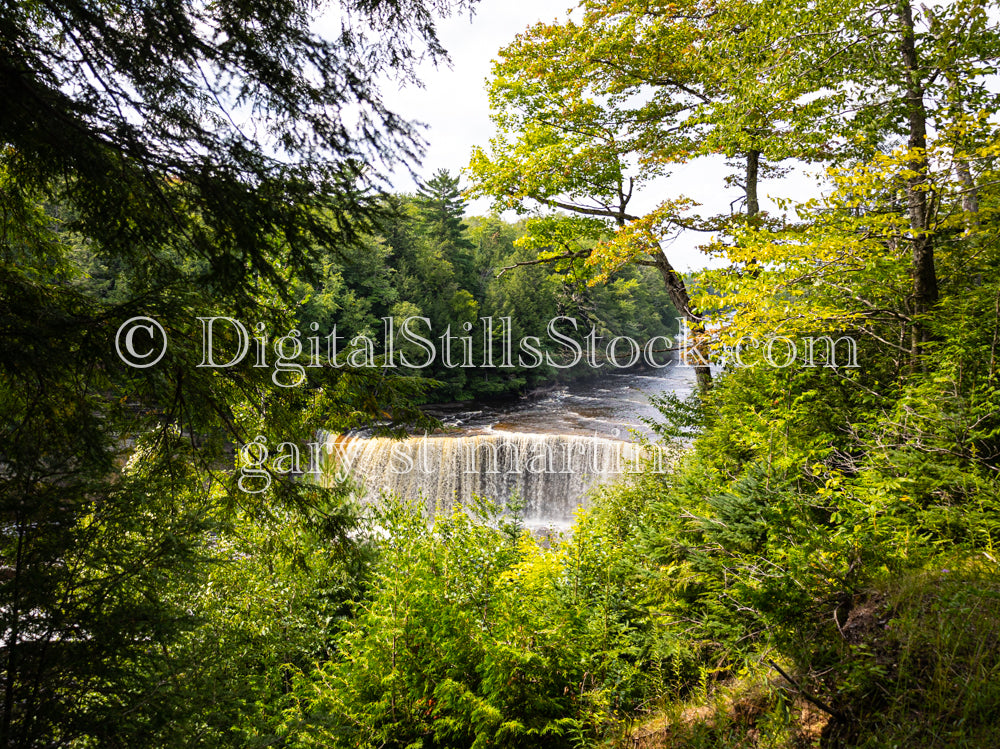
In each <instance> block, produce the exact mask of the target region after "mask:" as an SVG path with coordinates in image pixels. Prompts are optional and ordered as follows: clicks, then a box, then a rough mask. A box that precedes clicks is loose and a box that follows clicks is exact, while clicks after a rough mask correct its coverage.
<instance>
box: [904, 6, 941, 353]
mask: <svg viewBox="0 0 1000 749" xmlns="http://www.w3.org/2000/svg"><path fill="white" fill-rule="evenodd" d="M896 12H897V15H898V17H899V23H900V32H901V39H900V53H901V55H902V62H903V71H904V73H905V75H906V82H905V88H906V118H907V124H908V128H909V143H908V145H909V147H910V159H909V162H908V163H907V168H908V169H909V170H910V171H911V172H912V173H913V174H912V176H911V177H909V178H908V179H907V181H906V182H907V189H906V197H907V201H906V202H907V210H908V212H909V218H910V244H911V246H912V249H913V299H914V313H915V315H914V317H915V321H914V324H913V335H912V339H911V352H910V353H911V366H913V367H914V368H916V366H917V364H918V360H919V357H920V351H921V346H922V344H923V343H925V342H926V341H927V339H928V337H929V336H928V334H927V328H926V315H927V313H928V312H929V311H930V310H931V308H932V307H933V306H934V305H935V304H936V303H937V300H938V283H937V272H936V271H935V269H934V244H933V242H932V241H931V237H930V235H929V233H928V231H927V229H928V227H929V221H930V202H931V201H930V199H929V198H928V193H927V109H926V106H925V104H924V89H923V86H922V84H921V81H920V63H919V60H918V59H917V50H916V44H915V36H914V26H913V9H912V8H911V7H910V1H909V0H900V2H899V4H898V5H897V8H896Z"/></svg>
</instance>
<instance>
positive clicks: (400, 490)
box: [323, 432, 640, 527]
mask: <svg viewBox="0 0 1000 749" xmlns="http://www.w3.org/2000/svg"><path fill="white" fill-rule="evenodd" d="M325 444H326V450H325V451H324V452H325V463H324V468H323V471H324V475H325V480H326V481H330V480H332V477H333V476H335V475H336V474H337V473H350V474H351V475H352V476H353V477H354V478H355V479H357V480H359V481H361V482H362V483H363V484H364V487H365V495H366V496H367V497H369V498H372V497H377V496H378V494H379V492H380V491H383V490H384V491H386V492H388V493H393V494H397V495H399V496H400V497H403V498H405V499H421V498H422V500H423V501H424V502H426V503H427V505H428V509H429V510H433V509H434V507H435V506H441V507H443V508H446V509H447V508H450V507H451V506H453V503H454V502H455V501H456V500H457V501H458V502H460V503H466V502H468V501H469V500H470V499H471V498H472V495H474V494H475V495H478V496H481V497H488V498H490V499H493V500H497V501H501V502H502V501H504V500H507V499H510V498H511V497H513V496H514V495H515V494H517V495H518V496H519V497H520V499H521V501H522V502H523V503H524V504H525V507H524V510H523V516H524V521H525V523H526V525H528V526H529V527H542V526H550V525H554V526H568V525H569V524H570V523H572V521H573V513H574V512H575V510H576V508H577V507H578V506H580V504H581V503H582V502H583V501H584V500H585V498H586V495H587V493H588V491H589V490H590V489H591V488H593V487H594V486H595V485H596V484H598V483H601V482H604V481H608V480H610V479H613V478H615V477H616V476H619V475H620V474H622V473H624V472H628V471H635V470H637V468H638V460H639V459H640V447H639V446H638V445H635V444H632V443H630V442H623V441H620V440H613V439H606V438H601V437H583V436H578V435H556V434H521V433H517V432H496V433H492V434H476V435H465V436H458V437H446V436H427V437H411V438H409V439H404V440H393V439H389V438H380V437H374V438H362V437H343V436H340V435H329V436H327V438H326V443H325Z"/></svg>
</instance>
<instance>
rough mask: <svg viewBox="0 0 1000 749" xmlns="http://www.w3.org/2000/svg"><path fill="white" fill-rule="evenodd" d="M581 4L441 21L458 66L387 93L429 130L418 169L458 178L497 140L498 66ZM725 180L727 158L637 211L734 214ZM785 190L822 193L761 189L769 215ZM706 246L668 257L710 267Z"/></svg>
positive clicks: (404, 175) (808, 188)
mask: <svg viewBox="0 0 1000 749" xmlns="http://www.w3.org/2000/svg"><path fill="white" fill-rule="evenodd" d="M574 5H575V3H574V2H573V0H530V2H529V1H526V0H482V2H480V3H479V4H478V5H477V6H476V13H475V15H474V16H473V17H472V18H471V19H470V18H469V16H468V14H463V15H460V16H455V17H452V18H447V19H443V20H441V21H440V22H439V27H438V28H439V35H440V39H441V42H442V44H443V45H444V47H445V49H447V50H448V53H449V55H450V56H451V59H452V67H451V69H448V68H444V67H442V68H438V69H435V68H434V67H433V66H431V65H427V66H425V67H424V69H423V70H422V71H421V79H422V80H423V82H424V88H422V89H419V88H415V87H409V88H405V89H402V90H392V89H391V88H389V87H387V88H385V89H384V95H385V100H386V104H388V106H389V108H390V109H391V110H393V111H395V112H396V113H398V114H400V115H403V116H405V117H407V118H408V119H411V120H418V121H421V122H423V123H426V124H427V125H428V129H427V130H426V131H425V132H424V137H425V139H426V140H427V141H428V144H429V145H428V148H427V152H426V155H425V157H424V160H423V164H422V165H421V166H420V167H418V168H417V169H416V171H417V173H418V174H420V175H421V176H423V177H429V176H430V175H431V174H433V173H434V172H435V171H436V170H437V169H441V168H444V169H447V170H449V171H450V172H451V173H452V174H455V173H457V172H458V171H459V170H461V169H463V168H464V167H465V166H466V165H467V164H468V163H469V158H470V155H471V153H472V148H473V146H477V145H478V146H483V147H484V148H485V147H487V146H488V144H489V140H490V138H491V137H493V135H494V129H493V124H492V122H491V121H490V117H489V114H490V113H489V103H488V101H487V97H486V79H487V77H488V76H489V73H490V63H491V61H492V60H493V59H494V58H495V57H496V55H497V52H498V51H499V50H500V49H501V48H502V47H504V46H506V45H507V44H509V43H510V42H511V41H512V40H513V39H514V37H515V36H516V35H517V34H518V33H519V32H521V31H523V30H525V29H526V28H527V27H528V26H530V25H532V24H534V23H536V22H537V21H547V22H551V21H554V20H557V19H558V20H563V19H565V17H566V11H567V10H568V9H569V8H571V7H573V6H574ZM725 174H726V169H725V168H724V166H723V162H722V159H719V160H718V161H717V162H712V161H709V160H706V159H701V160H699V161H698V162H697V163H695V164H689V165H686V166H684V167H681V168H678V169H677V170H675V172H674V174H673V175H672V176H671V177H670V178H669V179H667V180H660V181H657V182H653V183H651V184H650V185H649V186H648V187H647V188H646V189H645V191H644V193H642V194H640V195H637V196H636V197H635V198H633V204H632V205H631V206H630V207H631V208H632V209H633V212H643V211H648V210H650V209H652V208H653V207H655V206H656V205H657V204H659V203H660V202H661V201H662V200H663V199H665V198H668V197H677V196H678V195H681V194H683V195H685V196H687V197H690V198H693V199H694V200H696V201H698V202H699V203H701V204H702V206H703V207H702V208H701V209H700V211H701V212H702V213H703V214H704V215H711V214H716V213H720V212H723V211H728V210H729V203H730V201H732V200H734V199H736V198H738V197H740V196H741V194H742V191H741V190H739V189H737V188H730V189H728V190H727V189H726V188H725V185H724V183H723V179H724V177H725ZM392 182H393V185H394V187H395V188H396V189H397V190H400V191H412V190H414V189H415V185H414V183H413V181H412V179H410V176H409V174H408V172H407V171H406V170H402V169H401V170H399V171H398V172H397V173H395V174H394V175H393V176H392ZM463 184H464V182H463ZM777 189H780V190H781V192H782V193H783V194H785V195H790V196H792V197H796V198H800V199H804V198H805V197H808V196H809V195H813V194H816V188H815V180H813V179H808V178H804V177H801V176H800V177H799V178H797V179H792V178H786V179H784V180H782V181H781V182H780V183H779V182H765V183H763V184H762V185H761V203H762V208H764V209H765V210H767V209H768V208H770V209H771V210H772V211H773V210H774V206H773V204H772V205H769V201H768V200H767V199H766V196H767V195H768V194H769V193H770V192H772V191H774V190H777ZM489 210H490V204H489V201H488V200H477V201H475V202H474V203H473V204H472V205H470V207H469V213H470V215H484V214H487V213H489ZM706 239H707V237H706V235H704V234H701V235H696V234H693V233H688V234H687V235H686V236H683V237H681V238H680V239H678V240H677V241H675V242H674V243H673V244H672V245H671V246H670V247H669V248H668V250H667V256H668V258H670V261H671V262H672V263H673V264H674V266H675V267H677V268H678V269H679V270H682V271H687V270H693V269H697V268H701V267H704V266H705V265H706V262H707V258H706V256H705V255H703V254H702V253H700V252H699V251H698V250H697V249H696V246H697V244H698V243H699V242H702V241H705V240H706Z"/></svg>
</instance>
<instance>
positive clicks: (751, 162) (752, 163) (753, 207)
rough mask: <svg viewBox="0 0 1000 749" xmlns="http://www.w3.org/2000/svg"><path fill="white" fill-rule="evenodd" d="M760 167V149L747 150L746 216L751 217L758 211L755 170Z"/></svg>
mask: <svg viewBox="0 0 1000 749" xmlns="http://www.w3.org/2000/svg"><path fill="white" fill-rule="evenodd" d="M759 168H760V151H754V150H750V151H747V173H746V187H745V190H746V194H747V218H753V217H754V216H756V215H757V214H758V213H760V202H759V201H758V199H757V182H758V176H757V172H758V171H759Z"/></svg>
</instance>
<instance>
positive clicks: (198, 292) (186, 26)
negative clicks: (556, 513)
mask: <svg viewBox="0 0 1000 749" xmlns="http://www.w3.org/2000/svg"><path fill="white" fill-rule="evenodd" d="M467 4H468V3H453V4H452V3H435V4H434V5H433V8H434V9H438V10H441V11H442V12H444V11H447V10H448V9H449V8H451V7H455V6H461V5H467ZM431 10H432V8H431V6H430V5H429V4H425V3H422V2H420V1H419V0H413V1H412V2H411V1H407V2H397V1H390V0H385V1H384V2H382V1H378V2H346V3H342V4H341V5H340V11H341V12H340V15H339V17H338V21H339V24H340V29H339V33H338V34H336V35H335V36H334V37H333V38H332V39H325V38H323V37H322V36H320V35H319V34H317V33H315V32H314V31H313V27H314V21H315V18H314V13H315V11H316V6H315V5H314V4H312V3H302V2H294V1H292V0H287V1H284V0H278V1H277V2H272V3H263V4H256V5H252V6H247V5H240V6H234V5H232V4H208V5H198V4H195V5H191V4H178V3H175V2H160V1H158V0H150V1H149V2H145V1H143V2H137V3H127V4H125V5H120V4H119V5H114V4H98V5H94V4H88V3H82V2H73V1H72V0H70V1H69V2H52V3H48V2H47V3H41V4H37V3H19V4H13V5H11V4H8V5H5V6H4V9H3V11H2V23H0V44H2V46H3V49H4V55H3V60H2V61H0V92H2V95H3V98H4V101H5V102H6V104H5V107H4V111H3V114H2V116H0V143H2V148H3V151H2V155H0V202H2V207H3V211H2V221H3V232H2V244H0V320H2V323H0V325H2V333H3V336H4V340H5V344H4V347H3V351H2V354H0V372H2V376H0V559H2V560H3V562H2V573H0V660H2V663H3V675H2V684H0V746H19V747H20V746H36V745H46V746H62V745H67V744H74V743H94V742H97V743H101V742H103V743H110V744H117V745H142V744H146V745H149V744H155V743H157V741H156V739H155V736H157V735H158V734H157V729H156V726H157V725H162V722H163V721H165V720H169V719H170V711H169V709H168V706H169V705H170V704H171V700H169V699H166V698H165V696H164V695H165V693H166V692H169V691H170V690H174V689H175V688H177V689H179V687H178V679H179V678H180V676H179V675H178V674H177V672H176V671H175V670H174V669H173V668H172V667H171V666H172V664H171V663H170V652H171V649H170V647H169V645H170V643H172V642H175V641H176V640H177V639H178V638H180V637H182V636H183V634H184V633H185V632H186V631H189V630H190V629H191V628H192V627H194V626H195V621H194V616H195V615H194V614H193V613H192V612H191V610H190V608H189V607H188V606H187V605H186V603H185V600H184V592H185V591H186V590H189V588H187V587H186V585H185V583H184V580H185V579H187V578H188V577H191V578H194V577H196V576H197V574H198V572H199V571H203V570H204V569H205V565H207V564H210V563H211V560H212V558H213V551H212V547H213V544H214V543H217V539H218V533H220V532H223V530H224V526H220V525H219V524H217V523H216V522H215V521H214V520H213V518H217V517H220V515H221V516H223V517H224V516H225V514H226V513H227V512H232V511H233V508H234V507H242V508H243V509H244V511H246V512H247V513H249V514H251V515H252V516H254V517H261V516H263V517H265V518H266V517H267V515H268V512H269V509H270V508H272V507H283V508H285V509H287V510H288V511H290V512H293V511H294V512H300V511H301V512H305V511H308V509H309V508H313V509H314V510H316V508H322V507H326V506H329V501H330V491H325V490H320V489H318V488H316V487H311V486H309V485H308V484H306V483H305V482H301V481H290V480H282V477H281V476H278V475H274V476H272V478H273V480H272V481H271V482H270V487H269V488H268V489H267V491H262V492H261V493H259V494H250V493H248V492H246V491H244V490H243V488H244V487H245V486H246V484H245V483H244V484H243V485H242V486H241V484H240V481H239V480H240V478H242V476H241V475H240V473H239V471H236V472H234V471H233V459H232V450H233V447H234V446H236V447H238V446H241V445H244V444H246V443H248V442H251V441H253V440H254V439H255V438H260V439H262V440H264V441H266V442H267V443H268V444H269V445H270V446H271V447H272V449H273V448H275V447H276V446H277V445H278V444H279V443H281V442H285V441H291V442H293V443H300V442H303V441H305V440H307V439H308V438H309V436H310V435H311V434H312V433H313V431H314V430H315V429H316V428H317V427H319V426H321V425H324V424H325V425H326V426H337V427H341V428H346V427H348V426H350V425H351V424H354V425H358V424H361V423H370V422H371V421H372V420H378V421H382V420H384V419H385V418H386V415H387V414H388V415H389V417H390V418H391V419H393V420H395V421H396V422H397V423H398V422H399V421H404V420H407V419H413V418H418V417H419V415H418V413H417V412H416V411H415V409H413V408H412V407H411V406H410V405H409V403H410V402H412V398H413V397H414V395H415V393H416V392H418V391H417V390H416V389H414V387H412V386H411V385H408V384H407V381H406V380H405V379H400V380H391V379H388V378H386V377H385V376H384V375H382V374H381V373H372V372H367V373H365V372H359V373H348V372H342V371H334V370H332V369H329V368H324V369H322V370H311V371H310V372H309V375H310V379H309V383H308V387H285V386H284V385H288V384H290V382H289V378H288V377H287V376H286V375H288V372H280V371H278V370H275V369H273V368H267V367H265V368H254V367H252V366H246V367H241V366H234V367H232V368H229V369H224V370H218V369H214V370H213V369H211V368H208V369H206V368H200V367H199V366H198V364H199V363H200V362H201V361H202V351H201V348H202V346H201V325H200V323H199V321H198V319H197V318H198V317H206V316H218V315H224V316H229V317H233V318H235V319H239V320H241V321H244V322H246V323H247V324H248V325H253V324H254V323H258V322H259V323H261V324H262V325H263V327H264V329H266V330H267V335H268V337H269V338H270V339H271V340H272V341H273V338H274V337H276V336H280V335H283V334H284V333H286V332H287V331H289V330H290V329H292V328H293V327H294V326H295V324H296V319H295V317H294V315H293V304H294V302H295V301H297V300H295V299H294V290H293V284H292V283H291V279H292V278H293V277H294V276H297V275H301V276H302V277H303V278H309V277H315V275H316V274H315V272H314V271H315V269H317V268H322V263H320V262H318V261H320V260H322V257H323V254H324V253H325V252H328V251H330V250H331V249H334V250H336V251H337V252H340V253H342V254H348V253H350V252H351V250H352V247H354V246H356V244H355V243H356V239H357V238H358V237H359V236H360V234H361V230H362V229H363V228H364V227H366V226H368V225H370V223H371V220H372V219H373V218H374V216H375V215H376V213H377V211H376V209H377V205H378V201H377V195H376V194H375V193H376V190H375V188H376V187H377V177H375V175H374V173H373V172H370V171H366V170H367V166H366V165H367V164H373V165H374V163H375V162H377V161H378V160H392V159H398V158H411V157H412V156H413V155H414V154H415V153H416V151H417V149H418V142H417V140H416V137H415V133H414V131H413V130H412V129H411V128H410V126H409V125H407V124H406V123H405V122H403V121H402V120H400V119H399V118H398V117H397V116H395V115H394V114H393V113H392V112H390V111H389V110H388V109H387V108H386V107H385V105H384V104H383V102H382V101H381V99H380V96H379V92H378V87H377V85H376V82H377V81H378V80H380V79H382V78H384V77H385V76H387V75H395V76H397V77H401V78H403V79H410V78H412V76H413V66H414V63H415V62H416V60H417V59H418V58H419V57H421V56H422V55H423V54H424V53H427V54H429V55H430V56H431V57H432V58H434V59H442V57H443V54H444V52H443V50H442V49H441V47H440V44H439V43H438V41H437V38H436V36H435V32H434V24H433V17H432V15H431ZM390 19H391V23H390ZM84 268H90V269H91V270H92V271H94V273H93V275H92V277H90V278H88V277H86V276H85V275H84V270H83V269H84ZM136 315H145V316H149V317H153V318H155V319H157V320H158V321H159V322H160V323H161V324H162V326H163V328H164V330H165V333H166V335H167V338H168V339H169V345H168V346H167V348H166V352H165V354H164V356H163V359H162V361H161V362H160V363H159V364H158V365H157V366H155V367H151V368H148V369H131V368H129V367H127V366H126V365H125V364H123V363H122V361H121V359H120V358H119V356H118V355H117V354H116V353H115V335H116V331H118V329H119V326H120V325H121V324H122V323H123V321H126V320H128V319H129V318H132V317H134V316H136ZM233 343H234V341H233V339H232V337H231V336H226V335H222V336H220V344H221V347H222V348H226V347H227V346H231V345H232V344H233ZM286 350H289V349H286ZM232 351H233V349H232V348H230V349H229V352H230V353H232ZM268 352H269V353H268V356H269V357H270V356H271V354H272V353H273V354H275V355H280V354H278V352H274V350H273V348H269V349H268ZM219 353H220V358H221V356H225V354H223V353H222V352H221V351H220V352H219ZM221 360H222V361H225V360H226V359H221ZM269 360H271V361H273V359H269ZM282 377H284V379H283V380H282ZM270 468H272V469H273V468H274V464H273V463H271V464H270ZM327 516H328V518H329V520H330V522H329V523H328V524H327V525H326V526H324V527H326V532H327V533H328V534H329V535H330V537H331V538H336V537H340V538H341V539H342V540H343V541H344V542H345V543H346V542H347V539H346V536H345V535H344V533H345V529H346V525H345V524H344V523H343V522H339V521H336V518H337V517H338V515H337V513H336V512H330V513H327ZM220 528H221V529H222V530H220ZM173 693H174V694H178V693H179V692H176V691H175V692H173ZM188 712H189V713H190V710H189V711H188Z"/></svg>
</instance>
